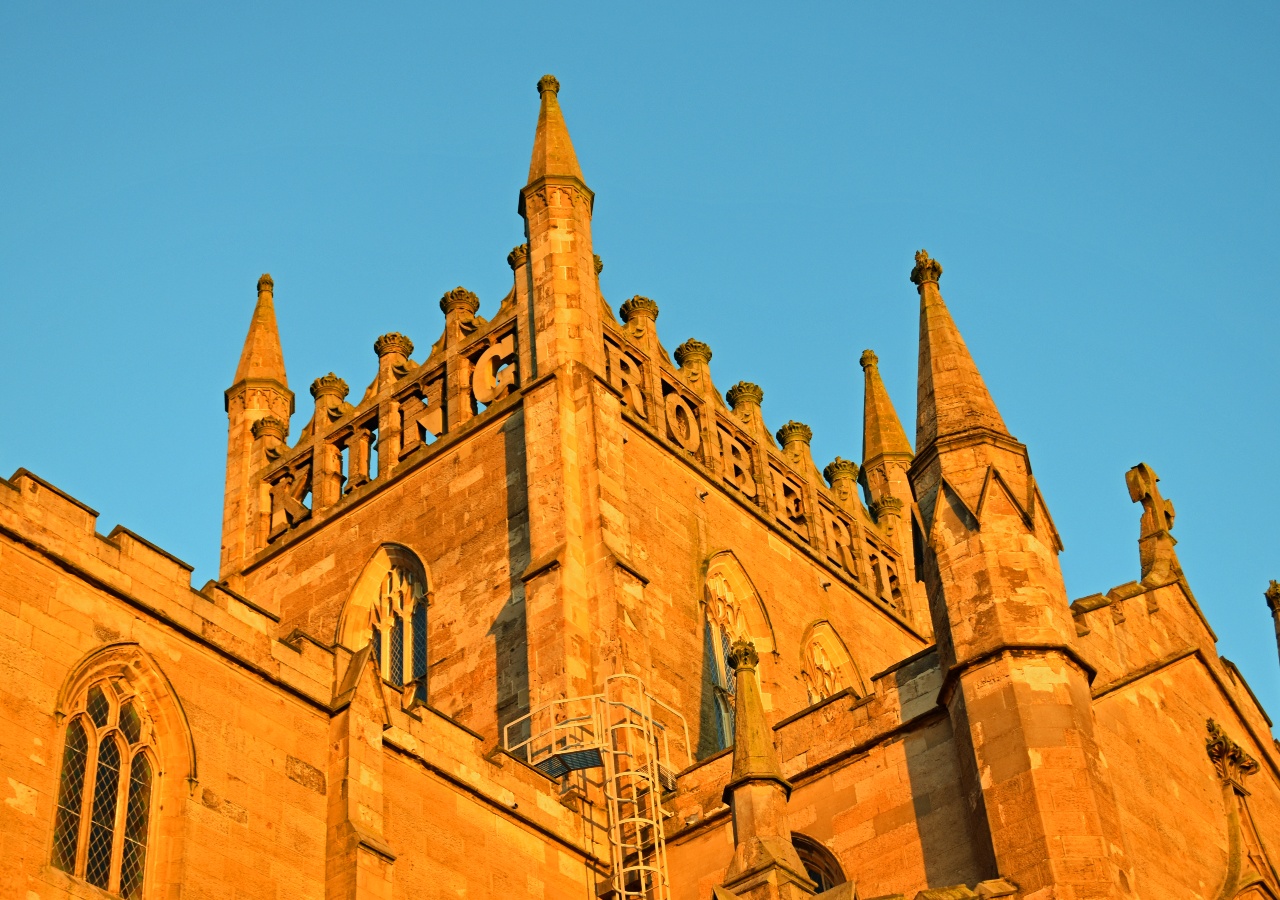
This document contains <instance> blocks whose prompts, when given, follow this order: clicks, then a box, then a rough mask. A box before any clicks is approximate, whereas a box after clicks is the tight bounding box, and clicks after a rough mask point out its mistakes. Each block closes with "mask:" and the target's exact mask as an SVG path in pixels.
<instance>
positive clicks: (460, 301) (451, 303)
mask: <svg viewBox="0 0 1280 900" xmlns="http://www.w3.org/2000/svg"><path fill="white" fill-rule="evenodd" d="M455 309H461V310H464V311H465V312H466V313H467V315H469V316H474V315H475V314H476V313H477V312H478V311H479V310H480V298H479V297H477V296H476V295H475V294H473V293H472V292H471V291H469V290H467V289H466V288H464V287H456V288H454V289H453V290H451V291H449V292H448V293H446V294H445V295H444V296H443V297H441V298H440V310H441V311H442V312H443V313H444V314H445V315H446V316H447V315H448V314H449V313H451V312H453V311H454V310H455Z"/></svg>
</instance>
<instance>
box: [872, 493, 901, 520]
mask: <svg viewBox="0 0 1280 900" xmlns="http://www.w3.org/2000/svg"><path fill="white" fill-rule="evenodd" d="M871 512H872V513H874V514H875V517H876V519H877V520H879V519H881V518H882V517H884V516H900V515H902V501H901V500H899V499H898V498H897V497H881V498H880V499H879V500H877V501H876V502H875V503H872V504H871Z"/></svg>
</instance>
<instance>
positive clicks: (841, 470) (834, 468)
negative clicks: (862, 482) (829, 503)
mask: <svg viewBox="0 0 1280 900" xmlns="http://www.w3.org/2000/svg"><path fill="white" fill-rule="evenodd" d="M822 477H823V478H825V479H827V484H829V485H831V486H832V487H835V484H836V482H837V481H839V480H840V479H841V478H848V479H851V480H853V481H857V480H858V464H857V463H855V462H850V461H849V460H847V459H844V458H842V457H839V456H837V457H836V458H835V459H833V460H831V462H829V463H827V467H826V468H825V469H823V470H822Z"/></svg>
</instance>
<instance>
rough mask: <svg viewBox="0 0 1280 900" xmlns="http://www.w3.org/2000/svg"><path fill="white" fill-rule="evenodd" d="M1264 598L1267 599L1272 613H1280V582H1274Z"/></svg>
mask: <svg viewBox="0 0 1280 900" xmlns="http://www.w3.org/2000/svg"><path fill="white" fill-rule="evenodd" d="M1263 596H1265V597H1266V598H1267V607H1268V608H1269V609H1270V610H1271V611H1272V612H1278V611H1280V581H1272V582H1271V584H1270V585H1269V586H1268V587H1267V592H1266V594H1264V595H1263Z"/></svg>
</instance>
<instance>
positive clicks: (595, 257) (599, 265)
mask: <svg viewBox="0 0 1280 900" xmlns="http://www.w3.org/2000/svg"><path fill="white" fill-rule="evenodd" d="M591 262H592V263H593V264H594V265H595V267H596V274H597V275H599V274H600V273H601V272H603V271H604V260H603V259H601V258H600V254H599V253H592V254H591Z"/></svg>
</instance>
